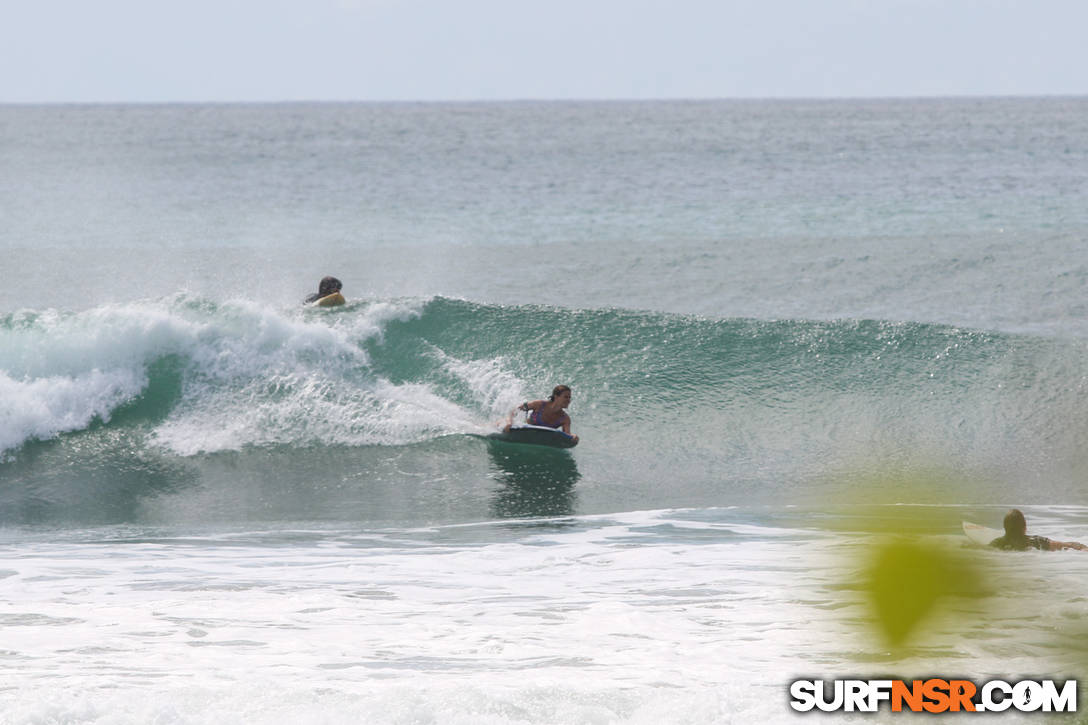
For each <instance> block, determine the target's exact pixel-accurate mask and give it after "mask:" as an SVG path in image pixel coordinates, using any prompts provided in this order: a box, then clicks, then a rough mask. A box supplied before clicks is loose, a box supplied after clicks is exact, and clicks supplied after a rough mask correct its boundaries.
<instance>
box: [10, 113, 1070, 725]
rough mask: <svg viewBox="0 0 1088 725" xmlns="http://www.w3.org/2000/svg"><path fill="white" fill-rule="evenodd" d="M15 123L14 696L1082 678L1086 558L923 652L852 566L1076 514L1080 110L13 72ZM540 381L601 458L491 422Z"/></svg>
mask: <svg viewBox="0 0 1088 725" xmlns="http://www.w3.org/2000/svg"><path fill="white" fill-rule="evenodd" d="M0 147H2V148H3V156H4V163H3V164H0V248H2V249H3V251H4V254H3V259H2V261H0V267H2V269H3V272H4V274H3V278H4V280H5V284H4V285H3V286H2V287H0V401H2V403H0V553H2V556H0V589H2V590H3V591H4V600H5V602H4V604H3V606H2V608H0V627H3V629H4V633H5V635H6V636H7V637H8V640H6V641H10V643H9V644H5V645H4V647H5V649H3V650H2V651H0V661H3V663H4V665H5V669H6V671H10V672H11V673H13V674H12V677H13V678H14V680H13V681H14V682H15V685H14V686H13V689H9V690H0V697H4V698H7V699H6V700H5V701H4V702H5V704H6V705H8V708H7V709H8V711H9V712H14V713H16V714H15V715H11V716H8V717H9V720H7V721H10V722H36V721H42V720H43V719H49V718H52V719H53V720H54V721H59V722H71V723H76V722H80V723H82V722H147V721H150V720H153V719H156V718H158V719H162V718H166V719H167V720H169V721H171V722H185V723H188V722H194V723H195V722H218V721H222V718H224V717H227V713H237V712H240V711H244V718H243V719H244V720H245V721H247V722H280V721H285V719H295V720H301V721H306V720H307V718H309V720H310V721H313V722H355V721H359V718H364V719H366V720H367V721H374V722H419V721H436V722H461V721H464V722H481V721H485V720H486V721H488V722H496V723H506V722H534V723H538V722H556V723H558V722H695V723H701V722H719V721H728V720H729V719H735V720H736V721H738V722H740V721H747V720H749V719H752V718H756V717H758V718H762V719H766V720H769V721H776V720H783V719H789V718H790V714H789V712H788V709H787V708H786V707H785V701H786V698H785V692H786V689H785V686H784V684H783V683H784V682H787V681H788V680H789V679H792V677H790V676H789V675H790V673H791V672H793V673H801V674H806V675H812V674H814V673H815V674H823V673H827V674H828V676H830V674H833V673H835V672H839V673H847V674H853V675H857V674H858V673H860V672H862V671H863V670H864V671H868V669H867V668H871V667H870V665H871V663H872V662H881V663H883V664H888V666H889V667H892V668H893V669H895V670H896V671H897V672H922V671H924V672H925V673H926V674H933V673H935V672H946V673H950V674H956V675H972V676H974V675H978V676H981V675H983V674H990V675H1009V676H1011V675H1012V674H1014V672H1012V671H1010V670H1008V667H1011V666H1012V665H1011V664H1009V663H1015V667H1016V668H1018V669H1016V670H1015V671H1016V672H1040V671H1046V672H1053V673H1055V674H1057V671H1058V670H1061V669H1062V668H1074V669H1075V668H1076V667H1078V666H1079V665H1077V664H1076V661H1075V657H1073V658H1071V657H1067V656H1066V654H1067V653H1062V652H1059V653H1057V654H1056V653H1055V646H1054V645H1053V643H1051V642H1050V640H1049V639H1047V637H1049V636H1050V634H1048V633H1050V632H1053V631H1062V629H1063V628H1068V627H1074V628H1076V627H1077V626H1079V625H1078V623H1079V622H1080V621H1081V620H1082V619H1083V618H1084V617H1085V616H1088V612H1086V611H1084V607H1083V603H1082V601H1081V600H1082V599H1083V592H1081V591H1080V589H1081V587H1080V585H1079V583H1077V582H1078V581H1080V580H1079V579H1077V576H1078V574H1077V573H1078V572H1080V570H1081V569H1082V568H1083V567H1084V566H1085V565H1084V564H1082V563H1080V560H1077V559H1075V558H1070V557H1072V556H1075V555H1076V553H1075V552H1072V553H1068V554H1067V553H1062V554H1054V555H1052V556H1053V557H1054V558H1052V559H1049V560H1048V561H1047V563H1045V566H1046V567H1047V570H1048V571H1049V572H1050V576H1052V577H1058V578H1059V579H1061V580H1062V581H1063V582H1065V583H1066V585H1067V586H1066V588H1065V589H1063V590H1062V592H1063V593H1062V596H1060V597H1058V598H1057V600H1056V601H1054V602H1050V601H1045V600H1042V599H1040V598H1039V597H1040V596H1041V594H1038V592H1039V591H1048V590H1049V588H1046V587H1044V588H1042V589H1040V587H1037V586H1031V587H1027V588H1026V590H1025V592H1024V593H1023V594H1022V598H1020V599H1014V601H1013V605H1014V606H1013V607H1012V610H1002V611H1001V612H999V613H991V614H989V615H987V616H988V617H989V618H988V619H985V618H984V620H983V623H984V629H986V631H985V632H983V633H978V632H975V633H974V634H972V635H970V636H965V635H963V633H962V632H956V631H952V630H939V632H940V634H933V635H932V638H931V639H928V640H927V639H925V638H923V639H922V641H920V642H919V643H918V645H917V648H916V649H915V650H913V651H911V652H910V653H908V654H906V655H902V653H900V656H899V658H898V659H896V657H894V656H892V655H890V654H888V652H887V648H886V646H884V645H881V644H880V643H879V641H878V640H877V639H875V638H872V637H868V638H867V637H866V635H865V634H863V631H865V630H863V628H860V625H858V622H861V621H862V620H863V619H864V617H863V615H862V614H861V611H862V609H863V602H861V601H859V599H858V596H859V595H858V594H857V587H854V586H852V585H850V584H849V583H848V580H849V576H850V572H852V571H854V570H855V569H856V568H857V566H856V565H854V564H851V563H849V562H848V561H847V560H846V559H844V558H843V557H845V556H846V555H847V554H849V555H853V553H852V552H856V550H864V549H865V548H866V547H867V546H868V545H869V543H871V540H870V538H868V537H871V536H872V535H873V533H872V532H880V531H886V530H889V529H896V528H899V529H910V530H912V531H916V532H920V533H922V534H924V535H926V536H927V537H930V538H932V539H934V540H940V541H945V542H946V543H949V544H951V545H953V546H957V545H959V544H960V543H962V542H960V540H959V539H960V538H961V537H958V527H959V522H960V520H961V519H964V518H967V519H972V520H977V521H979V522H980V523H984V524H987V525H990V526H997V525H998V523H999V521H1000V517H1001V515H1002V513H1003V512H1004V510H1005V509H1007V508H1008V507H1010V506H1020V507H1023V508H1024V509H1025V511H1026V512H1027V513H1028V519H1029V526H1030V527H1031V528H1032V530H1033V531H1037V532H1039V533H1044V534H1047V535H1051V536H1056V537H1059V538H1077V537H1079V538H1081V539H1088V518H1086V516H1085V512H1086V511H1088V509H1085V506H1088V499H1086V494H1085V489H1084V486H1083V480H1084V475H1085V473H1086V471H1088V459H1086V454H1085V453H1084V445H1083V441H1084V439H1085V435H1086V433H1088V384H1086V381H1085V376H1084V372H1083V371H1084V363H1083V361H1084V359H1085V356H1086V353H1088V350H1086V349H1085V348H1086V345H1088V322H1086V321H1088V265H1086V264H1085V262H1084V260H1083V249H1084V239H1085V237H1086V233H1088V203H1086V202H1088V101H1086V100H1085V99H1081V98H1068V99H1062V98H1048V99H979V100H942V101H937V100H899V101H819V102H816V101H812V102H802V101H774V102H757V101H744V102H724V101H723V102H690V103H684V102H667V103H666V102H661V103H513V104H461V105H458V104H316V105H310V104H292V105H238V106H233V105H206V106H170V105H164V106H49V107H34V106H5V107H0ZM326 274H334V275H336V276H337V277H339V278H340V279H342V280H343V281H344V293H345V295H346V296H347V298H348V304H347V305H345V306H344V307H342V308H337V309H331V310H323V309H314V308H306V307H303V306H302V305H301V304H300V302H301V300H302V299H303V298H304V297H305V296H306V295H307V294H309V293H311V292H312V291H314V289H315V288H316V284H317V280H318V279H319V278H320V277H321V276H323V275H326ZM557 383H566V384H569V385H571V386H572V388H573V390H574V402H573V404H572V406H571V409H570V414H571V417H572V419H573V430H574V432H575V433H578V434H579V435H580V436H581V439H582V443H581V444H580V445H579V446H578V447H577V448H576V449H574V450H573V451H570V452H565V451H553V450H534V449H525V448H524V447H519V446H509V445H503V444H495V443H488V442H486V441H485V440H483V439H482V438H481V434H484V433H486V432H488V431H489V430H491V429H492V427H493V426H494V425H495V423H496V421H498V420H500V419H502V418H503V417H504V416H505V415H506V414H507V413H508V412H509V410H510V409H512V408H513V407H514V406H515V405H517V404H518V403H520V402H521V401H523V400H525V399H531V398H536V397H541V396H543V395H545V394H546V393H547V391H549V390H550V389H551V387H552V386H554V385H555V384H557ZM905 512H906V513H905ZM844 532H845V533H844ZM844 536H845V537H846V538H843V537H844ZM549 551H550V552H553V553H550V554H549V553H548V552H549ZM844 552H845V553H844ZM1024 556H1030V555H1024ZM1039 556H1041V555H1039ZM1009 561H1010V560H1009V559H1002V560H1000V563H998V562H997V560H995V561H994V562H991V563H992V564H993V565H994V566H998V567H1000V573H1001V576H1010V577H1014V576H1016V575H1017V572H1016V571H1015V570H1016V567H1017V565H1016V563H1015V557H1014V559H1013V560H1011V561H1013V563H1011V564H1010V563H1009ZM670 562H671V563H670ZM678 562H683V564H678ZM1030 566H1031V567H1034V566H1044V564H1042V563H1040V562H1034V561H1033V563H1031V565H1030ZM1063 567H1065V568H1063ZM1029 568H1030V567H1029ZM1070 571H1071V572H1073V573H1072V574H1069V573H1068V572H1070ZM534 572H535V574H534ZM296 602H298V604H297V606H296V604H295V603H296ZM1017 607H1022V608H1023V609H1024V611H1027V610H1031V611H1035V612H1041V614H1040V617H1039V619H1037V620H1032V623H1031V624H1025V623H1023V622H1021V621H1020V620H1019V619H1017V614H1016V608H1017ZM492 609H494V610H495V611H496V612H497V613H498V614H497V618H496V619H495V620H494V621H492V620H488V619H487V618H486V614H487V613H488V612H489V611H491V610H492ZM840 610H841V611H840ZM89 611H100V612H105V614H103V615H101V616H98V615H95V616H91V615H88V614H86V612H89ZM110 612H113V613H114V615H111V614H109V613H110ZM215 612H220V614H219V615H216V614H215ZM326 613H327V614H326ZM118 622H121V623H124V624H125V625H126V627H127V629H126V632H124V633H120V632H115V631H114V629H113V627H115V626H116V624H117V623H118ZM374 622H381V623H382V626H384V627H386V628H387V629H388V631H383V629H382V627H379V626H377V625H375V624H374ZM814 623H818V625H817V624H814ZM414 625H418V626H419V627H420V629H419V630H418V631H417V630H412V629H411V626H414ZM553 625H554V627H555V628H554V629H553V628H552V627H553ZM1020 627H1024V628H1026V629H1020ZM1077 631H1079V630H1077ZM299 632H303V633H305V637H301V636H299V635H298V634H297V633H299ZM388 632H398V633H399V637H400V639H399V642H398V643H393V641H392V637H393V635H391V634H389V633H388ZM821 632H832V633H834V636H833V637H832V638H831V640H827V637H825V636H823V635H822V634H821ZM1025 632H1026V634H1025ZM428 633H430V636H428ZM1018 633H1019V634H1018ZM1025 638H1026V640H1027V644H1028V645H1030V646H1029V647H1028V650H1027V651H1026V652H1023V653H1021V651H1020V650H1018V649H1017V648H1018V647H1023V646H1024V645H1025ZM306 642H308V643H309V644H307V643H306ZM345 642H350V643H351V644H350V646H347V645H345V644H344V643H345ZM575 642H577V643H578V644H577V645H576V644H574V643H575ZM726 650H728V653H729V657H728V662H729V663H730V664H729V665H728V666H725V665H723V666H720V667H719V666H716V665H715V664H714V663H719V662H722V661H723V658H724V657H725V654H724V653H725V651H726ZM681 651H683V652H687V653H689V657H688V658H687V659H685V658H684V657H682V656H679V655H677V654H676V653H678V652H681ZM1014 652H1016V653H1018V654H1016V656H1015V657H1013V656H1012V654H1011V653H1014ZM125 658H127V662H128V663H127V664H125V663H124V662H123V660H125ZM1010 658H1011V659H1010ZM867 663H868V664H867ZM882 666H883V665H882ZM278 667H282V668H284V669H282V670H277V668H278ZM95 673H100V674H95ZM247 673H258V674H257V675H256V676H254V677H250V676H249V674H247ZM518 673H522V674H521V675H519V674H518ZM524 673H529V675H528V676H526V675H525V674H524ZM881 674H883V673H881ZM232 683H233V686H234V687H235V689H231V686H232ZM189 686H193V687H194V688H195V689H193V692H195V693H197V694H195V695H192V696H188V695H182V694H181V692H182V691H183V690H185V689H186V688H188V687H189ZM112 687H120V688H122V689H126V690H128V689H132V688H136V689H138V690H139V691H140V692H142V693H144V695H146V697H144V698H142V699H140V701H139V703H138V704H137V703H136V701H134V700H132V699H131V698H122V699H119V698H116V697H114V696H112V695H110V694H109V692H108V690H109V689H110V688H112ZM238 687H241V689H240V690H239V689H237V688H238ZM57 691H64V692H66V693H70V694H67V695H65V696H64V697H62V698H59V699H57V698H55V697H54V696H53V695H51V694H49V693H55V692H57ZM20 692H22V693H31V694H30V695H29V696H26V697H22V698H20V697H19V694H18V693H20ZM268 692H278V693H280V694H278V695H277V696H274V697H273V696H269V695H266V694H262V693H268ZM34 693H37V694H34ZM238 693H242V694H238ZM16 704H17V705H18V709H16V708H15V706H16ZM240 708H241V710H240ZM480 713H484V714H485V715H486V718H484V720H481V719H480V717H481V715H480ZM170 718H173V719H170ZM487 718H490V719H489V720H488V719H487Z"/></svg>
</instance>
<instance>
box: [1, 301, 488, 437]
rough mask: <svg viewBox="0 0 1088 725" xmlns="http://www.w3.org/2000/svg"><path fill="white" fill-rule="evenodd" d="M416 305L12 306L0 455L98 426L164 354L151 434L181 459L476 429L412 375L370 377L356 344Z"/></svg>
mask: <svg viewBox="0 0 1088 725" xmlns="http://www.w3.org/2000/svg"><path fill="white" fill-rule="evenodd" d="M425 304H426V302H425V301H406V302H378V303H372V304H362V303H357V304H355V305H350V306H349V307H348V308H346V309H343V310H337V311H333V312H326V311H318V310H314V309H312V308H304V307H299V308H292V309H290V310H288V311H286V312H285V311H283V310H275V309H269V308H267V307H264V306H261V305H259V304H257V303H254V302H251V301H247V300H241V299H238V300H230V301H227V302H225V303H222V304H220V305H214V304H211V303H209V302H206V301H203V300H200V299H195V298H191V297H189V296H187V295H185V294H178V295H176V296H174V297H171V298H167V299H162V300H144V301H139V302H133V303H128V304H124V305H105V306H102V307H98V308H94V309H91V310H87V311H84V312H79V313H61V312H58V311H55V310H46V311H44V312H29V311H24V312H21V313H17V314H16V315H13V316H12V317H11V318H9V320H8V323H9V324H7V325H5V326H4V327H3V329H2V331H0V375H2V376H3V377H2V378H0V385H2V386H3V390H4V392H5V399H6V400H10V401H11V405H7V406H5V410H4V411H3V413H0V451H3V450H10V449H12V448H15V447H18V446H19V445H21V444H22V443H24V442H25V441H26V440H28V439H31V438H49V437H53V436H56V435H58V434H60V433H64V432H69V431H74V430H79V429H81V428H84V427H86V426H87V425H89V424H90V422H91V421H92V420H94V419H95V418H96V417H97V418H101V419H102V420H105V421H108V420H109V417H110V415H111V413H112V411H114V410H115V409H116V407H117V406H118V405H121V404H123V403H125V402H127V401H129V400H132V399H133V398H134V397H136V396H138V395H139V394H140V393H141V392H142V391H143V390H144V388H145V387H146V386H147V384H148V366H149V365H150V364H151V363H153V362H155V361H156V360H159V359H162V358H164V357H165V356H170V355H174V356H177V358H178V360H179V361H180V366H181V370H180V374H181V375H182V389H181V399H180V401H179V402H178V404H177V406H176V408H175V409H174V410H172V411H169V414H168V416H167V418H166V420H165V421H164V422H163V423H162V424H161V425H159V426H158V427H157V428H156V429H155V430H154V431H153V432H152V435H151V438H152V440H153V441H154V442H156V443H157V444H158V445H160V446H162V447H164V448H166V449H168V450H171V451H173V452H175V453H178V454H182V455H191V454H195V453H199V452H210V451H222V450H237V449H240V448H243V447H245V446H250V445H268V444H276V443H292V444H303V445H304V444H310V443H315V444H317V443H319V444H325V445H338V444H343V445H368V444H400V443H410V442H415V441H419V440H423V439H425V438H427V437H432V436H435V435H441V434H443V433H449V432H454V431H465V430H469V429H472V428H473V427H475V426H476V425H478V420H477V417H476V416H473V415H471V414H469V413H468V412H467V411H465V410H463V409H462V408H460V407H459V406H457V405H456V404H454V403H452V402H450V401H448V400H446V399H444V398H443V397H442V396H440V395H438V394H437V393H436V392H435V391H434V390H433V389H432V388H431V387H429V386H428V385H426V384H422V383H405V384H400V385H394V384H392V383H391V382H389V381H387V380H384V379H382V378H381V377H379V376H377V375H374V374H373V372H372V371H371V370H370V365H369V360H368V358H367V355H366V352H365V350H364V348H363V343H365V342H366V341H367V340H369V339H375V338H377V339H380V338H381V335H382V334H383V330H384V329H385V327H386V326H387V325H388V324H389V323H390V322H392V321H398V320H399V321H403V320H408V319H411V318H412V317H415V316H418V315H419V314H420V311H421V310H422V308H423V306H424V305H425Z"/></svg>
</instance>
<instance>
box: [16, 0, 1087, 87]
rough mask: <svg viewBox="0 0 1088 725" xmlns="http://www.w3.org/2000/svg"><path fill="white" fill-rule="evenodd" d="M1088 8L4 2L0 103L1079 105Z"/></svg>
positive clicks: (697, 0) (521, 1) (812, 0)
mask: <svg viewBox="0 0 1088 725" xmlns="http://www.w3.org/2000/svg"><path fill="white" fill-rule="evenodd" d="M1086 33H1088V2H1086V1H1085V0H537V1H529V0H169V1H167V0H0V102H67V101H77V102H82V101H137V102H138V101H156V102H157V101H280V100H468V99H561V98H562V99H565V98H578V99H582V98H602V99H612V98H738V97H858V96H947V95H1053V94H1076V95H1083V94H1085V93H1088V40H1086Z"/></svg>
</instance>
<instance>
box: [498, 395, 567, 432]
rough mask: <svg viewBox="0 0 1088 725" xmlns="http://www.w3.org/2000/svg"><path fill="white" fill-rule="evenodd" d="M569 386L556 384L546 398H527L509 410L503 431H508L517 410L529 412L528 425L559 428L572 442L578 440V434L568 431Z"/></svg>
mask: <svg viewBox="0 0 1088 725" xmlns="http://www.w3.org/2000/svg"><path fill="white" fill-rule="evenodd" d="M570 398H571V393H570V386H569V385H556V386H555V388H554V389H553V390H552V394H551V395H549V396H548V399H547V400H529V401H526V402H524V403H522V404H521V405H519V406H518V407H516V408H514V409H513V410H511V411H510V415H509V416H507V418H506V425H505V426H503V429H502V430H503V432H504V433H509V432H510V426H511V425H512V424H513V423H514V416H515V415H517V413H518V411H519V410H523V411H526V412H528V413H529V425H539V426H543V427H545V428H560V429H562V431H563V432H564V433H566V434H567V435H569V436H571V437H572V438H573V439H574V442H575V443H577V442H578V436H576V435H573V434H572V433H571V432H570V416H569V415H567V410H566V408H567V406H568V405H570Z"/></svg>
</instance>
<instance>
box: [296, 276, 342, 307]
mask: <svg viewBox="0 0 1088 725" xmlns="http://www.w3.org/2000/svg"><path fill="white" fill-rule="evenodd" d="M343 286H344V285H343V283H341V282H340V280H338V279H337V278H336V277H322V278H321V282H320V283H318V285H317V294H315V295H310V296H309V297H307V298H306V301H305V303H304V304H307V305H308V304H310V303H312V302H317V301H318V300H319V299H321V298H322V297H328V296H329V295H333V294H336V293H337V292H339V291H340V290H341V288H343Z"/></svg>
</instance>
